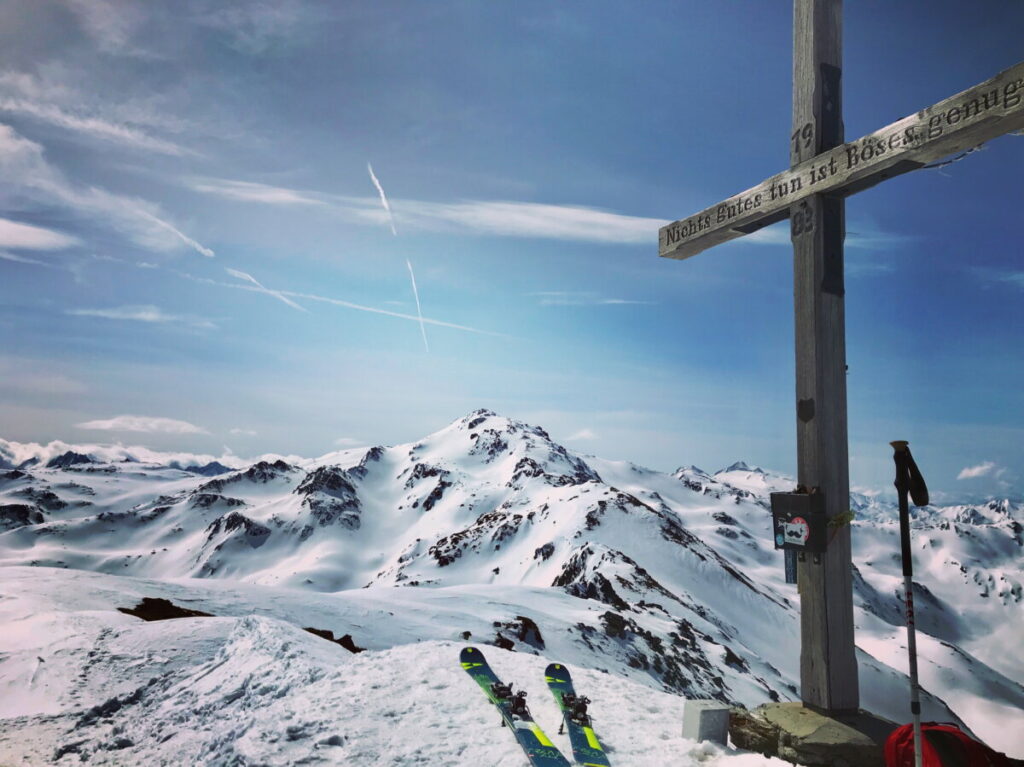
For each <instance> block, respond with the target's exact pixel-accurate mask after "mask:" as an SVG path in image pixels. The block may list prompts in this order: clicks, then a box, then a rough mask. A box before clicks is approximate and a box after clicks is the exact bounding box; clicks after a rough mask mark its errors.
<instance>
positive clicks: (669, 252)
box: [658, 62, 1024, 258]
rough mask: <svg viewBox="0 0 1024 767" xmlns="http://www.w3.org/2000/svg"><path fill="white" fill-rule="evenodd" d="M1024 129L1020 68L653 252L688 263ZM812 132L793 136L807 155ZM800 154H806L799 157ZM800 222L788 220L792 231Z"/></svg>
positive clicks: (779, 180) (700, 223)
mask: <svg viewBox="0 0 1024 767" xmlns="http://www.w3.org/2000/svg"><path fill="white" fill-rule="evenodd" d="M1021 127H1024V62H1022V63H1020V64H1017V65H1016V66H1014V67H1011V68H1010V69H1007V70H1006V71H1005V72H1002V73H1000V74H998V75H996V76H995V77H994V78H992V79H991V80H988V81H986V82H984V83H982V84H981V85H978V86H975V87H974V88H971V89H969V90H966V91H964V92H962V93H959V94H957V95H956V96H953V97H952V98H948V99H946V100H944V101H941V102H939V103H938V104H935V105H934V106H931V107H929V108H928V109H924V110H922V111H920V112H918V113H917V114H914V115H910V116H908V117H904V118H903V119H902V120H899V121H898V122H895V123H893V124H892V125H888V126H886V127H885V128H882V129H881V130H878V131H875V132H874V133H870V134H868V135H867V136H864V137H862V138H860V139H857V140H856V141H851V142H849V143H846V144H842V145H841V146H837V147H835V148H834V149H830V150H828V151H826V152H822V153H821V154H820V155H817V156H815V157H810V158H809V159H806V160H804V161H803V162H801V163H799V164H798V165H796V166H794V167H793V168H790V169H789V170H786V171H783V172H782V173H779V174H777V175H775V176H772V177H771V178H769V179H766V180H765V181H762V182H761V183H760V184H758V185H757V186H755V187H753V188H752V189H748V190H747V191H745V192H741V193H740V194H737V195H734V196H733V197H730V198H729V199H727V200H724V201H722V202H720V203H718V204H717V205H714V206H712V207H710V208H708V209H707V210H703V211H701V212H700V213H698V214H696V215H694V216H690V217H689V218H685V219H682V220H680V221H676V222H674V223H672V224H669V225H668V226H665V227H663V228H662V229H661V230H660V231H659V233H658V254H659V255H660V256H663V257H667V258H688V257H690V256H693V255H696V254H697V253H700V252H701V251H702V250H705V249H707V248H710V247H711V246H713V245H717V244H719V243H722V242H726V241H727V240H731V239H733V238H734V237H739V236H741V235H744V234H749V233H750V232H753V231H756V230H757V229H760V228H762V227H764V226H767V225H768V224H773V223H775V222H776V221H781V220H782V219H784V218H786V217H787V216H789V214H790V206H791V205H793V204H794V203H797V202H799V201H800V200H801V199H803V198H805V197H808V196H810V195H812V194H822V193H824V194H834V195H842V196H846V195H850V194H853V193H854V192H859V191H861V190H862V189H866V188H868V187H870V186H873V185H875V184H877V183H878V182H879V181H882V180H884V179H886V178H891V177H892V176H896V175H898V174H900V173H906V172H907V171H910V170H914V169H916V168H920V167H921V166H922V165H925V164H927V163H929V162H933V161H934V160H938V159H940V158H942V157H945V156H947V155H950V154H952V153H954V152H958V151H962V150H964V149H967V148H969V147H973V146H977V145H978V144H980V143H982V142H984V141H988V140H989V139H992V138H995V137H996V136H1000V135H1003V134H1004V133H1008V132H1010V131H1013V130H1016V129H1018V128H1021ZM811 138H812V131H811V129H810V126H809V125H808V126H805V127H803V128H801V129H800V130H797V131H796V132H794V133H793V135H792V137H791V140H792V141H793V148H794V149H795V150H798V151H800V150H809V148H810V144H811ZM800 154H801V156H803V152H802V151H800ZM801 226H804V223H802V222H801V221H798V220H794V221H793V227H794V233H795V234H799V233H800V231H801V230H800V227H801Z"/></svg>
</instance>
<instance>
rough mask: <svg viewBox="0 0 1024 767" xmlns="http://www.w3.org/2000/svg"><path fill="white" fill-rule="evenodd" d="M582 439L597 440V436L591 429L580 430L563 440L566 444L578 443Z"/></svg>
mask: <svg viewBox="0 0 1024 767" xmlns="http://www.w3.org/2000/svg"><path fill="white" fill-rule="evenodd" d="M584 439H597V434H596V433H595V432H594V431H593V430H592V429H580V430H579V431H578V432H576V433H575V434H572V435H570V436H568V437H566V438H565V441H566V442H578V441H580V440H584Z"/></svg>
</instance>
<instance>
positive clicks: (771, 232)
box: [734, 221, 920, 271]
mask: <svg viewBox="0 0 1024 767" xmlns="http://www.w3.org/2000/svg"><path fill="white" fill-rule="evenodd" d="M919 239H920V238H919V237H915V236H912V235H906V234H896V233H894V232H883V231H881V230H880V229H878V228H877V227H876V226H875V225H874V224H873V223H871V222H869V221H861V222H858V223H856V224H855V225H854V226H853V227H852V228H848V229H847V230H846V239H845V240H844V244H845V245H846V247H847V248H858V249H862V250H888V249H890V248H894V247H898V246H901V245H906V244H907V243H910V242H915V241H917V240H919ZM734 242H737V243H744V242H745V243H751V244H754V245H791V244H792V239H791V238H790V230H789V222H788V221H783V222H780V223H778V224H774V225H772V226H767V227H765V228H764V229H758V230H757V231H756V232H752V233H751V234H749V235H747V236H746V237H743V238H741V239H739V240H735V241H734ZM865 271H871V270H870V269H867V270H865ZM882 271H888V269H883V270H882Z"/></svg>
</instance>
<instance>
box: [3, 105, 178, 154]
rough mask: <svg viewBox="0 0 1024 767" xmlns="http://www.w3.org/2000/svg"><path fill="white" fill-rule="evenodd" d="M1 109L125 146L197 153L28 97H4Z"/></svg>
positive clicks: (137, 131) (152, 150)
mask: <svg viewBox="0 0 1024 767" xmlns="http://www.w3.org/2000/svg"><path fill="white" fill-rule="evenodd" d="M0 111H2V112H9V113H12V114H20V115H22V116H27V117H31V118H34V119H36V120H40V121H42V122H45V123H48V124H50V125H54V126H56V127H58V128H63V129H64V130H68V131H72V132H74V133H79V134H83V135H86V136H90V137H93V138H99V139H104V140H106V141H113V142H116V143H117V144H118V145H119V146H122V147H132V148H135V149H144V150H147V151H151V152H159V153H161V154H169V155H176V156H183V155H194V154H196V152H193V151H192V150H190V149H186V148H185V147H183V146H180V145H179V144H175V143H174V142H172V141H166V140H164V139H161V138H157V137H155V136H151V135H149V134H148V133H145V132H144V131H142V130H139V129H138V128H134V127H132V126H130V125H124V124H119V123H115V122H110V121H109V120H104V119H103V118H100V117H95V116H87V115H79V114H74V113H72V112H68V111H66V110H64V109H62V108H61V107H59V106H56V105H54V104H39V103H34V102H31V101H27V100H25V99H13V98H0Z"/></svg>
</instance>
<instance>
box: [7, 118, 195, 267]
mask: <svg viewBox="0 0 1024 767" xmlns="http://www.w3.org/2000/svg"><path fill="white" fill-rule="evenodd" d="M0 174H2V176H3V178H4V183H5V184H8V185H9V186H13V187H15V188H17V189H19V190H20V191H22V192H24V193H26V194H28V195H33V196H35V197H38V198H41V199H42V200H43V201H45V202H47V203H49V204H59V205H63V206H65V207H67V208H70V209H71V210H74V211H75V212H77V213H79V214H80V215H83V216H89V217H92V218H99V219H102V220H104V221H105V222H106V223H107V224H108V225H110V226H112V227H113V228H115V229H117V230H118V231H120V232H122V233H123V234H125V235H126V236H128V237H130V238H131V239H132V240H134V241H135V242H136V243H138V244H139V245H142V246H143V247H146V248H149V249H152V250H164V251H166V250H174V249H176V248H179V247H181V245H183V244H184V245H187V246H188V247H190V248H192V249H193V250H195V251H196V252H198V253H201V254H202V255H204V256H212V255H213V251H212V250H210V249H209V248H206V247H204V246H203V245H201V244H200V243H198V242H196V241H195V240H194V239H192V238H190V237H188V236H187V235H186V234H184V233H183V232H181V231H180V230H179V229H177V228H176V227H175V226H174V225H173V224H171V223H170V222H169V221H167V219H166V216H165V215H164V214H163V212H162V211H161V210H160V208H159V207H158V206H156V205H155V204H153V203H150V202H147V201H145V200H141V199H138V198H132V197H124V196H121V195H116V194H112V193H110V192H107V191H105V190H103V189H100V188H98V187H88V188H81V187H78V186H76V185H75V184H72V183H71V182H70V181H68V179H67V178H65V177H64V174H63V173H61V172H60V171H59V170H58V169H57V168H55V167H53V166H52V165H51V164H50V163H49V162H47V160H46V158H45V157H44V156H43V148H42V147H41V146H40V145H39V144H37V143H35V142H34V141H30V140H29V139H26V138H24V137H23V136H21V135H20V134H18V133H17V132H16V131H15V130H14V129H13V128H11V127H10V126H8V125H3V124H2V123H0Z"/></svg>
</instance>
